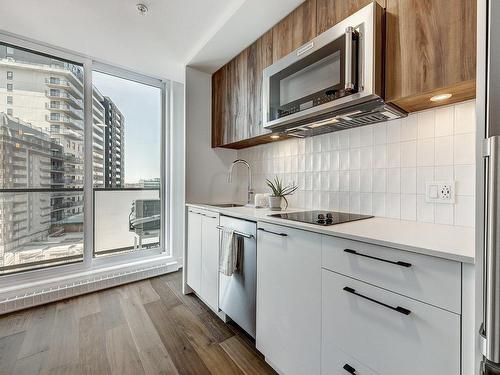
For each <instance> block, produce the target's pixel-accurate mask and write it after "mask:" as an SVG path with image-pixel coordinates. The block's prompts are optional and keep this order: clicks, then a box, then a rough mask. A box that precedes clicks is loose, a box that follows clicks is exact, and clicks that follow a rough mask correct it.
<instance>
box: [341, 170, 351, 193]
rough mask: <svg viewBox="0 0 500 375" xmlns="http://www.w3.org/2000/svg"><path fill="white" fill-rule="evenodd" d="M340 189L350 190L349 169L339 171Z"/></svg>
mask: <svg viewBox="0 0 500 375" xmlns="http://www.w3.org/2000/svg"><path fill="white" fill-rule="evenodd" d="M339 191H347V192H348V191H349V171H340V172H339Z"/></svg>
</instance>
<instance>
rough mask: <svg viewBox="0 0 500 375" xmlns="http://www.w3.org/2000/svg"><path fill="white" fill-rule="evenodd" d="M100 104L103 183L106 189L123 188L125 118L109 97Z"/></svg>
mask: <svg viewBox="0 0 500 375" xmlns="http://www.w3.org/2000/svg"><path fill="white" fill-rule="evenodd" d="M102 104H103V106H104V109H105V113H106V115H105V124H106V126H105V143H106V147H105V156H104V174H105V177H104V183H105V185H106V187H113V188H116V187H123V186H124V178H125V176H124V171H125V169H124V160H123V155H124V143H123V139H124V135H125V134H124V131H125V118H124V117H123V114H122V113H121V112H120V110H119V109H118V107H117V106H116V105H115V103H113V101H112V100H111V99H110V98H109V97H104V99H103V101H102Z"/></svg>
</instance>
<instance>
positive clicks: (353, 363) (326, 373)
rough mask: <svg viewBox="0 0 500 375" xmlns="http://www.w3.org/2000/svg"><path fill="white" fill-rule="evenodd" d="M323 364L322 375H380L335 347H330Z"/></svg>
mask: <svg viewBox="0 0 500 375" xmlns="http://www.w3.org/2000/svg"><path fill="white" fill-rule="evenodd" d="M324 354H325V355H326V357H325V358H323V360H322V363H321V375H349V374H355V375H379V374H377V373H376V372H374V371H372V370H371V369H369V368H368V367H366V366H365V365H363V364H362V363H361V362H359V361H358V360H356V359H355V358H353V357H352V356H350V355H349V354H347V353H344V352H343V351H342V350H340V349H338V348H337V347H336V346H334V345H330V346H329V348H328V351H327V352H326V353H324Z"/></svg>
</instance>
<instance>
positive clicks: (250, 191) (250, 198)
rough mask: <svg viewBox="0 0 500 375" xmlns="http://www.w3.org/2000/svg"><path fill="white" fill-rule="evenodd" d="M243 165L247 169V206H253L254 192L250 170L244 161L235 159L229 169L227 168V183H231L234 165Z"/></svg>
mask: <svg viewBox="0 0 500 375" xmlns="http://www.w3.org/2000/svg"><path fill="white" fill-rule="evenodd" d="M240 163H241V164H244V165H246V167H247V168H248V195H247V203H248V204H253V203H254V195H255V192H254V191H253V189H252V168H251V167H250V164H248V162H247V161H246V160H243V159H237V160H235V161H233V163H232V164H231V167H229V174H228V175H227V182H232V181H233V168H234V166H235V165H236V164H240Z"/></svg>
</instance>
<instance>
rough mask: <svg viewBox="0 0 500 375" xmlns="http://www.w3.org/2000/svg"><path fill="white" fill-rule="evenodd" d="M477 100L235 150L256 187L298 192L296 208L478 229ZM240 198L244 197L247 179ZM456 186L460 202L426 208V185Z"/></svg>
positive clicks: (292, 199) (243, 179)
mask: <svg viewBox="0 0 500 375" xmlns="http://www.w3.org/2000/svg"><path fill="white" fill-rule="evenodd" d="M474 105H475V103H474V101H470V102H466V103H461V104H456V105H452V106H448V107H441V108H438V109H435V110H429V111H425V112H420V113H414V114H411V115H409V116H408V117H407V118H404V119H397V120H393V121H389V122H386V123H380V124H374V125H368V126H364V127H360V128H354V129H349V130H343V131H339V132H334V133H329V134H325V135H320V136H316V137H312V138H304V139H290V140H286V141H282V142H277V143H270V144H267V145H260V146H255V147H253V148H250V149H245V150H240V151H238V157H241V158H243V159H245V160H248V162H249V163H250V164H251V165H252V171H253V172H254V186H255V189H256V190H257V191H258V192H264V191H266V190H267V187H266V185H265V179H266V178H272V177H274V176H278V177H280V178H282V179H283V181H285V182H290V183H291V182H294V183H297V184H298V185H299V190H298V191H297V193H296V194H295V195H294V196H292V197H290V199H289V201H290V206H291V207H302V208H306V209H331V210H340V211H350V212H356V213H365V214H373V215H376V216H382V217H390V218H396V219H404V220H417V221H421V222H430V223H437V224H448V225H461V226H473V225H474V194H475V191H474V186H475V165H474V163H475V145H474V142H475V118H474V116H475V113H474V111H475V109H474ZM240 178H241V181H239V182H240V184H241V191H246V175H244V174H242V177H240ZM432 181H455V187H456V203H455V204H437V203H427V202H426V201H425V184H426V183H427V182H432Z"/></svg>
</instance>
